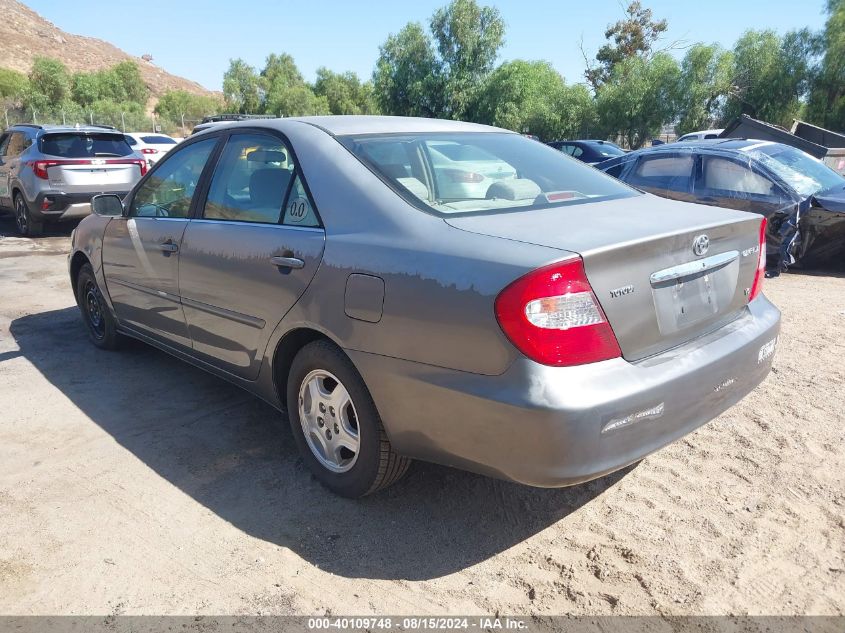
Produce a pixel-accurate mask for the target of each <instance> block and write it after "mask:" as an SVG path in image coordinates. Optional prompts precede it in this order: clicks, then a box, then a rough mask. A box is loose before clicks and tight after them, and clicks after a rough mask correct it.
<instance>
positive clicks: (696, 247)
mask: <svg viewBox="0 0 845 633" xmlns="http://www.w3.org/2000/svg"><path fill="white" fill-rule="evenodd" d="M708 248H710V238H709V237H707V236H706V235H698V236H696V237H695V239H694V240H693V241H692V252H693V253H695V254H696V255H698V256H699V257H701V256H702V255H704V254H705V253H707V249H708Z"/></svg>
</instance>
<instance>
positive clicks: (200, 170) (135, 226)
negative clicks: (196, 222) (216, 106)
mask: <svg viewBox="0 0 845 633" xmlns="http://www.w3.org/2000/svg"><path fill="white" fill-rule="evenodd" d="M218 141H219V137H218V136H215V137H212V138H205V139H203V140H200V141H197V142H194V143H191V144H189V145H186V146H185V147H183V148H181V149H180V150H179V151H176V152H173V154H172V155H170V156H169V157H168V159H167V160H166V161H162V162H161V164H160V165H158V166H157V168H156V169H154V170H153V171H151V172H150V174H149V175H148V176H147V177H146V178H145V179H144V180H143V181H142V182H141V184H140V185H139V186H138V188H137V189H135V191H134V192H133V193H132V194H130V196H129V198H128V199H127V200H126V215H125V217H120V218H113V219H112V220H111V221H110V222H109V223H108V225H107V226H106V230H105V233H104V235H103V270H104V274H105V278H106V285H107V287H108V291H109V296H110V297H111V300H112V304H113V305H114V309H115V312H116V313H117V318H118V320H119V321H120V323H121V325H123V326H125V327H130V328H134V329H136V330H140V331H142V332H143V333H144V334H146V335H148V336H151V337H153V338H155V339H158V340H160V341H163V342H166V343H168V344H175V345H177V346H181V347H185V348H190V346H191V339H190V336H189V335H188V328H187V325H186V323H185V317H184V314H183V312H182V305H181V303H180V300H179V279H178V270H179V245H180V243H181V241H182V234H183V233H184V232H185V227H186V226H187V225H188V218H189V216H190V213H191V210H192V208H193V206H194V205H195V203H196V195H195V194H196V190H197V187H198V186H199V184H200V183H201V182H202V177H203V174H204V171H205V169H206V166H207V165H208V163H209V158H210V157H211V155H212V152H213V151H214V149H215V147H216V145H217V143H218Z"/></svg>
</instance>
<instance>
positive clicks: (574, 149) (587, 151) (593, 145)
mask: <svg viewBox="0 0 845 633" xmlns="http://www.w3.org/2000/svg"><path fill="white" fill-rule="evenodd" d="M548 145H549V146H551V147H554V148H555V149H558V150H560V151H561V152H563V153H565V154H569V155H570V156H572V158H577V159H578V160H580V161H583V162H585V163H587V164H588V165H595V164H596V163H600V162H602V161H605V160H608V159H610V158H614V157H616V156H624V155H625V150H624V149H622V148H621V147H619V146H618V145H617V144H616V143H611V142H610V141H599V140H588V141H552V142H551V143H548Z"/></svg>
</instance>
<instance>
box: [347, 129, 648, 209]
mask: <svg viewBox="0 0 845 633" xmlns="http://www.w3.org/2000/svg"><path fill="white" fill-rule="evenodd" d="M338 140H339V141H340V142H341V143H342V144H343V145H344V147H346V148H347V149H348V150H349V151H350V152H352V154H354V155H355V156H356V157H357V158H358V159H359V160H361V162H363V163H364V164H365V165H367V166H368V167H369V168H370V169H371V170H372V171H374V172H375V173H376V174H377V175H378V176H379V177H380V178H381V179H382V180H383V181H384V182H385V183H387V184H388V185H389V186H390V187H391V188H392V189H393V190H394V191H396V193H398V194H399V195H400V196H402V197H403V198H405V200H407V201H408V202H409V203H410V204H412V205H414V206H416V207H418V208H422V209H423V210H426V211H431V212H434V213H436V214H455V213H478V212H486V211H517V210H524V209H531V208H542V207H548V206H561V205H572V204H578V203H579V202H587V201H591V200H607V199H611V198H617V197H628V196H634V195H637V193H636V192H635V191H633V190H631V189H630V188H629V187H626V186H625V185H623V184H622V183H620V182H618V181H616V180H614V179H612V178H609V177H607V176H606V175H605V174H603V173H601V172H599V171H596V170H594V169H591V168H590V167H588V166H587V165H585V164H583V163H581V162H576V161H572V160H569V159H567V158H565V157H563V156H561V155H560V151H558V150H555V149H554V148H552V147H549V146H548V145H544V144H542V143H537V142H535V141H533V140H531V139H528V138H525V137H523V136H520V135H518V134H507V133H499V132H459V133H411V134H396V135H394V134H379V135H367V136H354V137H353V136H346V137H340V138H338ZM453 157H454V158H453Z"/></svg>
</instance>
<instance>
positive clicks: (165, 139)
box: [141, 136, 176, 145]
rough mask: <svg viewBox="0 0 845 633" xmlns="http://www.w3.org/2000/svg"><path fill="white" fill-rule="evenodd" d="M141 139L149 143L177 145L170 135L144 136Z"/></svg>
mask: <svg viewBox="0 0 845 633" xmlns="http://www.w3.org/2000/svg"><path fill="white" fill-rule="evenodd" d="M141 140H142V141H144V142H145V143H147V144H149V145H176V141H174V140H173V139H172V138H170V137H169V136H142V137H141Z"/></svg>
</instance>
